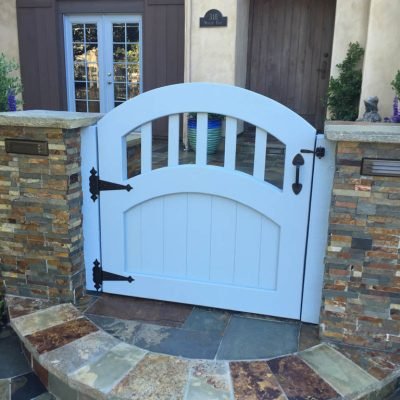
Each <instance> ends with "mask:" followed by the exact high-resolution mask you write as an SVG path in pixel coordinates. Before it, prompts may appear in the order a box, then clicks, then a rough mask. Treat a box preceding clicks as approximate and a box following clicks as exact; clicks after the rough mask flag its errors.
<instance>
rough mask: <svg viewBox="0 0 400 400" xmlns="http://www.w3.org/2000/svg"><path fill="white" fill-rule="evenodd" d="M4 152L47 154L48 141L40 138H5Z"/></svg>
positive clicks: (34, 154)
mask: <svg viewBox="0 0 400 400" xmlns="http://www.w3.org/2000/svg"><path fill="white" fill-rule="evenodd" d="M5 142H6V152H7V153H15V154H29V155H33V156H48V155H49V146H48V143H47V142H45V141H42V140H24V139H6V140H5Z"/></svg>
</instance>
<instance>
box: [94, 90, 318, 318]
mask: <svg viewBox="0 0 400 400" xmlns="http://www.w3.org/2000/svg"><path fill="white" fill-rule="evenodd" d="M186 112H197V113H198V114H197V145H196V146H197V147H196V156H195V157H196V158H195V163H194V164H191V165H189V164H183V165H180V164H179V140H180V139H179V129H180V127H179V124H180V120H181V119H180V117H179V114H181V113H186ZM207 113H218V114H222V115H224V116H226V128H225V157H224V163H223V165H222V166H213V165H208V164H207ZM163 116H168V118H169V131H168V165H167V166H166V167H163V168H158V169H152V121H153V120H155V119H157V118H160V117H163ZM238 120H240V121H246V122H248V123H250V124H252V125H254V126H255V127H256V135H255V136H256V139H255V150H254V163H253V164H254V168H253V173H252V174H246V173H244V172H241V171H237V170H236V169H235V165H236V164H235V160H236V148H237V146H236V141H237V121H238ZM135 129H136V131H140V134H138V138H139V139H136V140H140V144H141V146H140V147H141V154H140V165H141V173H140V174H139V175H137V176H134V177H132V178H128V175H127V150H126V143H127V142H126V137H127V135H128V134H129V133H130V132H132V131H133V130H135ZM268 134H271V135H273V136H274V137H275V138H277V139H279V140H280V141H281V142H282V143H283V144H284V145H285V162H284V168H283V171H284V173H283V186H282V188H278V187H276V186H274V185H272V184H271V183H269V182H266V181H265V180H264V175H265V167H266V165H265V164H266V149H267V135H268ZM315 137H316V132H315V129H314V128H313V127H312V126H311V125H309V124H308V123H307V122H306V121H304V120H303V119H302V118H300V117H299V116H298V115H297V114H295V113H293V112H292V111H290V110H289V109H287V108H286V107H284V106H283V105H281V104H279V103H277V102H275V101H273V100H271V99H268V98H266V97H263V96H261V95H258V94H255V93H253V92H250V91H248V90H245V89H241V88H237V87H233V86H226V85H217V84H204V83H192V84H180V85H173V86H168V87H163V88H159V89H156V90H153V91H150V92H146V93H144V94H141V95H140V96H138V97H136V98H134V99H132V100H129V101H127V102H126V103H124V104H122V105H121V106H119V107H117V108H115V109H114V110H112V111H111V112H109V113H108V114H106V115H105V116H104V117H103V118H102V119H101V120H100V121H99V123H98V156H99V166H98V168H99V171H98V173H99V176H100V178H101V179H102V180H104V181H109V182H115V183H118V184H122V185H128V184H129V185H130V186H131V187H132V190H130V191H129V192H128V191H125V190H115V191H114V190H110V191H102V192H101V195H100V199H99V201H100V220H101V264H102V266H103V268H104V269H105V270H107V271H109V272H112V273H115V274H118V275H123V276H128V275H131V276H132V277H134V279H135V281H134V282H132V283H128V282H126V281H104V282H103V290H104V291H105V292H108V293H119V294H123V295H129V296H138V297H146V298H152V299H162V300H168V301H175V302H184V303H189V304H198V305H204V306H211V307H218V308H226V309H233V310H239V311H246V312H254V313H261V314H268V315H274V316H281V317H287V318H295V319H299V318H300V312H301V302H302V288H303V273H304V260H305V248H306V238H307V225H308V216H309V204H310V192H311V182H312V169H313V156H312V155H304V157H303V156H302V155H301V150H302V149H309V150H314V146H315ZM295 164H296V165H295ZM296 180H297V182H298V183H299V184H300V185H301V190H300V191H299V189H300V186H296Z"/></svg>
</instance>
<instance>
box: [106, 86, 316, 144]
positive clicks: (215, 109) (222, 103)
mask: <svg viewBox="0 0 400 400" xmlns="http://www.w3.org/2000/svg"><path fill="white" fill-rule="evenodd" d="M136 110H140V113H138V112H136ZM184 112H202V113H217V114H221V115H224V116H228V117H233V118H236V119H240V120H243V121H246V122H249V123H251V124H253V125H255V126H257V127H259V128H261V129H263V130H265V131H268V132H270V133H272V134H273V135H274V136H276V137H277V138H278V139H279V140H281V141H283V142H287V141H288V140H290V139H291V140H293V139H294V137H296V136H297V137H298V136H300V137H302V138H307V137H314V136H315V128H314V127H312V126H311V125H310V124H309V123H308V122H307V121H305V120H304V119H303V118H302V117H300V116H299V115H298V114H296V113H294V112H293V111H291V110H290V109H289V108H287V107H285V106H284V105H282V104H280V103H278V102H276V101H274V100H272V99H270V98H268V97H265V96H262V95H260V94H257V93H254V92H251V91H249V90H246V89H242V88H239V87H236V86H231V85H224V84H216V83H182V84H177V85H171V86H164V87H161V88H158V89H154V90H151V91H148V92H145V93H143V94H141V95H139V96H138V97H135V98H133V99H131V100H128V101H127V102H125V103H123V104H121V105H120V106H119V107H116V108H115V109H113V110H112V111H110V112H109V113H107V114H106V115H105V116H104V117H103V118H102V119H101V120H100V121H99V126H100V127H102V128H106V129H104V130H103V132H104V134H108V135H110V134H111V132H112V134H113V135H117V136H121V137H122V136H125V135H126V134H128V133H129V132H130V131H131V130H132V129H135V128H138V127H140V126H142V125H144V124H146V123H148V122H151V121H153V120H154V119H157V118H160V117H164V116H169V115H174V114H180V113H184ZM110 130H111V132H110Z"/></svg>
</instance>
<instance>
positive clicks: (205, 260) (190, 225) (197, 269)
mask: <svg viewBox="0 0 400 400" xmlns="http://www.w3.org/2000/svg"><path fill="white" fill-rule="evenodd" d="M187 215H188V221H187V250H186V251H187V266H186V269H187V274H186V277H187V278H188V279H195V280H202V281H207V280H208V279H209V276H210V232H211V223H212V222H211V198H210V196H207V195H204V194H197V193H196V194H189V195H188V214H187Z"/></svg>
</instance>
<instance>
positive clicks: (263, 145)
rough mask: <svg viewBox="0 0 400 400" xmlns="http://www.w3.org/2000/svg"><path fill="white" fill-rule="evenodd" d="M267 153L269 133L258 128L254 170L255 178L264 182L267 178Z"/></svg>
mask: <svg viewBox="0 0 400 400" xmlns="http://www.w3.org/2000/svg"><path fill="white" fill-rule="evenodd" d="M266 151H267V132H265V131H264V130H263V129H260V128H256V143H255V148H254V170H253V176H254V177H255V178H258V179H262V180H264V176H265V155H266Z"/></svg>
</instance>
